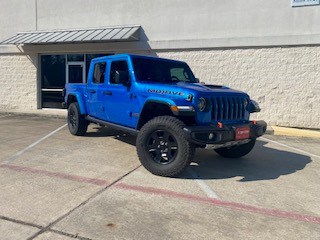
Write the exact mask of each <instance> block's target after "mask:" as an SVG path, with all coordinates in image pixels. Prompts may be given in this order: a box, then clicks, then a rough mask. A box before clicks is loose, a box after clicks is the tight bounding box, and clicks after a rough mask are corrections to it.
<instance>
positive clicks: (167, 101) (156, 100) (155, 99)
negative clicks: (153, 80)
mask: <svg viewBox="0 0 320 240" xmlns="http://www.w3.org/2000/svg"><path fill="white" fill-rule="evenodd" d="M150 102H153V103H162V104H166V105H168V107H171V106H175V105H176V103H175V102H174V101H173V100H172V99H168V98H161V97H155V96H152V97H148V98H147V99H146V101H145V103H144V106H145V105H147V104H148V103H150ZM144 106H143V108H144ZM143 108H142V109H143Z"/></svg>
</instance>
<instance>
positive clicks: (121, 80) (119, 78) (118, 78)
mask: <svg viewBox="0 0 320 240" xmlns="http://www.w3.org/2000/svg"><path fill="white" fill-rule="evenodd" d="M115 82H116V83H117V84H122V85H123V86H126V87H129V86H130V76H129V72H128V71H116V72H115Z"/></svg>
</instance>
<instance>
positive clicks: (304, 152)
mask: <svg viewBox="0 0 320 240" xmlns="http://www.w3.org/2000/svg"><path fill="white" fill-rule="evenodd" d="M260 139H262V140H265V141H267V142H271V143H274V144H277V145H280V146H282V147H286V148H289V149H291V150H294V151H296V152H300V153H303V154H306V155H308V156H310V157H316V158H320V156H319V155H316V154H313V153H310V152H307V151H304V150H301V149H299V148H295V147H291V146H289V145H287V144H284V143H280V142H278V141H274V140H271V139H269V138H265V137H260Z"/></svg>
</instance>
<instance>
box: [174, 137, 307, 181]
mask: <svg viewBox="0 0 320 240" xmlns="http://www.w3.org/2000/svg"><path fill="white" fill-rule="evenodd" d="M266 144H267V142H265V141H262V140H259V141H257V142H256V145H255V148H254V149H253V150H252V152H251V153H249V154H248V155H247V156H245V157H243V158H240V159H227V158H223V157H220V156H219V155H217V154H216V153H215V152H214V151H208V150H204V149H199V150H197V153H196V156H195V158H194V161H193V162H194V163H193V164H191V166H190V168H191V169H192V170H194V172H195V173H197V174H199V177H200V178H202V179H227V178H233V177H241V179H240V180H239V181H241V182H247V181H258V180H269V179H276V178H279V177H280V176H283V175H288V174H292V173H295V172H297V171H299V170H302V169H304V168H305V167H306V165H307V164H308V163H310V162H311V159H310V157H309V156H305V155H301V154H297V153H293V152H290V151H284V150H278V149H274V148H271V147H270V146H266ZM189 176H190V174H188V172H187V171H186V172H184V173H182V174H181V176H179V178H187V179H189V178H194V177H189Z"/></svg>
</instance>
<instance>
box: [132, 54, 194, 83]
mask: <svg viewBox="0 0 320 240" xmlns="http://www.w3.org/2000/svg"><path fill="white" fill-rule="evenodd" d="M132 61H133V67H134V71H135V75H136V79H137V81H141V82H156V83H174V82H190V83H195V82H196V79H195V77H194V75H193V73H192V71H191V69H190V68H189V66H188V65H187V64H186V63H182V62H175V61H167V60H162V59H159V60H158V59H148V58H139V57H133V58H132Z"/></svg>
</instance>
